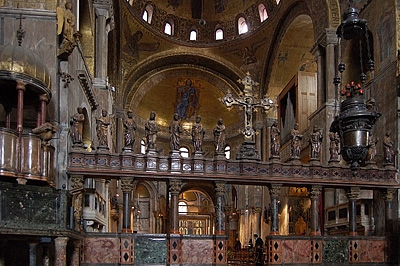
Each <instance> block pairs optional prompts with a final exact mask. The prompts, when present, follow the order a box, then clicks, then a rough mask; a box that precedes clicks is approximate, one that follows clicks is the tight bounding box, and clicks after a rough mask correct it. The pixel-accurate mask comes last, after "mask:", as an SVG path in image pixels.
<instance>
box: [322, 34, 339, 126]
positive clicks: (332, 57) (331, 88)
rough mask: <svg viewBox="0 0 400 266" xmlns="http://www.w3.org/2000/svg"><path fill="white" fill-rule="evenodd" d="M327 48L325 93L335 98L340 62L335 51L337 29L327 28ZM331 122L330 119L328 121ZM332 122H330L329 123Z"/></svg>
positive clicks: (328, 97)
mask: <svg viewBox="0 0 400 266" xmlns="http://www.w3.org/2000/svg"><path fill="white" fill-rule="evenodd" d="M325 34H326V38H325V41H326V48H325V69H326V76H325V94H326V100H327V101H330V100H335V97H336V94H335V91H336V88H335V84H334V83H333V79H334V78H335V76H336V69H337V65H338V62H337V60H336V57H337V56H336V53H335V46H336V45H337V43H338V38H337V35H336V29H326V32H325ZM328 122H329V121H328ZM328 122H327V123H328ZM329 124H330V123H329Z"/></svg>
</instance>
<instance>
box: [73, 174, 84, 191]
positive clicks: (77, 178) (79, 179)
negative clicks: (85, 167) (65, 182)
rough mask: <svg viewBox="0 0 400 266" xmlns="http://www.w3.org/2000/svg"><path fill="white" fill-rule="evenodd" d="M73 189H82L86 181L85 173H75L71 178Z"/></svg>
mask: <svg viewBox="0 0 400 266" xmlns="http://www.w3.org/2000/svg"><path fill="white" fill-rule="evenodd" d="M70 181H71V190H75V189H81V188H83V185H84V183H85V178H84V176H83V175H73V176H71V178H70Z"/></svg>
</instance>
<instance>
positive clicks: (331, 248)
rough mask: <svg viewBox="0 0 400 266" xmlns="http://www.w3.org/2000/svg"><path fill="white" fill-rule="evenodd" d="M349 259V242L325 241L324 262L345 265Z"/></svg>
mask: <svg viewBox="0 0 400 266" xmlns="http://www.w3.org/2000/svg"><path fill="white" fill-rule="evenodd" d="M348 258H349V250H348V241H347V240H336V239H335V240H325V243H324V245H323V253H322V261H323V262H324V263H343V262H347V261H348Z"/></svg>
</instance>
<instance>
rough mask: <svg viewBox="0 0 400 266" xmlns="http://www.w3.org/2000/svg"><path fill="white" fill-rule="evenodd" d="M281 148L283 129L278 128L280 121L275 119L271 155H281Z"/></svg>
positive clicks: (272, 128)
mask: <svg viewBox="0 0 400 266" xmlns="http://www.w3.org/2000/svg"><path fill="white" fill-rule="evenodd" d="M280 149H281V131H280V130H279V128H278V122H276V121H274V123H273V124H272V126H271V156H272V157H274V156H275V157H276V156H278V157H279V151H280Z"/></svg>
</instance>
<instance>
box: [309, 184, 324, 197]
mask: <svg viewBox="0 0 400 266" xmlns="http://www.w3.org/2000/svg"><path fill="white" fill-rule="evenodd" d="M321 191H322V186H312V187H311V191H310V198H312V199H318V198H319V196H320V195H321Z"/></svg>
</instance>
